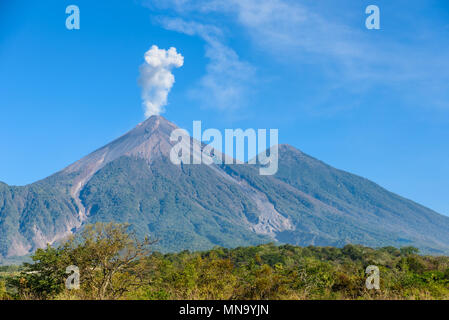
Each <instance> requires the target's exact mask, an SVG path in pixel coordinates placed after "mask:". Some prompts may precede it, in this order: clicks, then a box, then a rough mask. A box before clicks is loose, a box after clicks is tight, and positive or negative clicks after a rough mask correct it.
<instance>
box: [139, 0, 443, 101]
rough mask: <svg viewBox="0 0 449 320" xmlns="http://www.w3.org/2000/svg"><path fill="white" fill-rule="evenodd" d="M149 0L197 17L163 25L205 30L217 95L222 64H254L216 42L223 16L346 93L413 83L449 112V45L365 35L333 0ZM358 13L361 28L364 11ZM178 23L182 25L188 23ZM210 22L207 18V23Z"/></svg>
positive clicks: (210, 81) (209, 81)
mask: <svg viewBox="0 0 449 320" xmlns="http://www.w3.org/2000/svg"><path fill="white" fill-rule="evenodd" d="M147 3H151V5H152V6H153V7H157V8H160V9H168V10H170V11H171V12H172V13H174V14H176V15H177V16H178V17H181V18H182V19H195V21H196V22H191V24H185V23H184V25H183V28H184V29H182V28H180V27H179V28H178V27H173V24H170V23H166V24H164V26H165V27H166V28H168V29H172V30H177V31H180V32H184V33H186V34H192V35H193V34H195V35H199V36H200V37H202V38H203V39H204V40H205V41H206V42H207V43H208V49H207V55H208V57H209V58H210V59H211V65H210V67H209V68H208V75H207V76H205V77H204V79H203V80H204V82H203V87H204V88H206V87H207V86H209V87H210V88H209V89H208V90H209V91H212V92H215V96H217V95H218V93H221V92H223V88H225V87H226V86H227V85H228V84H229V83H232V81H218V79H220V71H221V70H222V69H221V68H219V67H218V65H220V64H222V65H227V64H228V65H232V66H234V68H236V69H239V68H241V69H245V68H246V69H247V70H249V68H248V66H249V64H248V63H242V62H241V61H239V59H238V56H237V54H236V52H235V51H234V50H232V49H231V48H229V47H226V46H224V45H223V42H222V41H221V40H218V39H220V37H222V33H221V30H220V29H219V28H218V27H217V26H215V25H211V23H212V24H213V18H211V17H216V16H217V15H219V16H221V17H223V18H226V19H228V20H229V19H230V21H232V22H233V23H234V24H235V25H237V26H238V27H240V28H241V31H242V33H243V34H245V35H246V36H249V37H250V39H251V40H252V42H253V43H254V45H256V46H257V47H259V48H261V49H262V50H263V51H264V52H266V53H268V54H271V56H272V57H273V59H277V61H278V62H280V63H286V64H288V65H289V66H292V67H293V66H294V65H296V66H297V67H298V69H300V67H301V65H304V64H309V65H310V64H313V65H314V66H315V67H316V68H317V70H318V71H319V72H320V73H321V74H322V75H323V76H324V77H327V79H328V81H329V82H332V81H334V82H338V83H339V87H340V88H342V89H343V90H344V89H345V88H347V90H348V92H349V91H353V90H354V88H355V87H357V86H359V85H360V83H361V82H362V81H363V82H364V83H363V84H362V85H360V86H361V87H363V88H366V87H367V86H369V85H372V86H379V85H381V86H382V85H383V86H387V87H389V89H391V90H396V91H397V92H400V91H401V90H403V88H407V87H408V88H415V90H412V91H409V92H408V94H407V95H405V98H406V99H408V98H407V97H410V96H414V97H420V98H421V97H423V96H426V95H428V94H429V95H431V101H430V100H429V98H428V99H427V100H425V101H426V103H427V106H429V105H430V104H432V105H433V106H434V107H437V108H447V109H449V100H448V98H449V90H448V87H447V85H442V84H444V83H448V82H449V59H447V55H448V50H449V48H448V46H447V45H445V46H443V47H441V50H440V51H435V47H434V46H423V45H422V43H419V42H416V43H407V42H399V41H397V38H395V37H389V36H388V34H386V33H385V32H383V31H380V32H378V33H377V34H376V33H375V32H376V31H374V32H371V33H367V32H366V30H364V29H363V28H354V27H353V26H350V25H349V23H348V22H345V21H343V20H342V19H339V18H338V15H337V14H336V13H335V12H330V11H329V10H325V9H326V6H328V5H329V3H330V2H326V1H324V2H323V3H321V2H320V4H317V3H307V4H306V3H305V2H298V1H290V0H207V1H206V0H195V1H192V0H153V1H147ZM335 10H338V9H335ZM359 15H360V24H361V25H362V24H363V18H364V12H363V11H361V12H360V13H359ZM175 20H176V19H175ZM177 21H178V22H177V25H178V26H180V25H181V23H180V21H182V20H177ZM205 21H207V22H208V25H207V27H206V26H205V25H204V23H205ZM211 21H212V22H211ZM175 25H176V23H175ZM206 29H207V30H209V31H206ZM213 30H215V31H213ZM423 32H424V31H423ZM417 36H418V38H419V35H417ZM220 50H223V52H225V53H224V54H222V57H220V55H219V54H218V52H219V51H220ZM214 56H216V57H217V58H213V57H214ZM247 72H248V71H247ZM229 74H230V73H228V76H229ZM232 74H236V73H232ZM212 75H214V76H212ZM228 76H226V77H224V78H228ZM228 79H229V78H228ZM214 80H215V81H214ZM237 88H238V87H237ZM230 92H231V93H229V95H230V96H234V97H238V94H232V92H233V90H232V89H230ZM410 100H411V101H414V100H415V103H416V101H422V100H420V99H413V98H411V99H410Z"/></svg>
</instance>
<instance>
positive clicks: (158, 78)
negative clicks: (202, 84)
mask: <svg viewBox="0 0 449 320" xmlns="http://www.w3.org/2000/svg"><path fill="white" fill-rule="evenodd" d="M183 64H184V57H183V56H182V55H181V54H180V53H177V52H176V48H173V47H171V48H170V49H168V50H164V49H159V48H158V47H157V46H155V45H153V46H152V47H151V48H150V50H148V51H147V52H145V62H144V63H143V64H142V65H141V66H140V68H139V71H140V77H139V84H140V86H141V87H142V99H143V106H144V109H145V117H147V118H148V117H150V116H152V115H159V114H161V113H162V112H164V106H165V105H166V104H167V96H168V93H169V92H170V90H171V88H172V86H173V84H174V83H175V76H174V75H173V74H172V73H171V70H172V69H173V68H179V67H182V65H183Z"/></svg>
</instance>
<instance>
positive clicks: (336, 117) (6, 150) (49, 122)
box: [0, 0, 449, 214]
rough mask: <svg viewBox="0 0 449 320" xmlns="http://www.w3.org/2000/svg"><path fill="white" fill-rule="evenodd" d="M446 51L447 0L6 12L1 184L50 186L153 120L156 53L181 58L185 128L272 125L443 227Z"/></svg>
mask: <svg viewBox="0 0 449 320" xmlns="http://www.w3.org/2000/svg"><path fill="white" fill-rule="evenodd" d="M71 4H75V5H78V6H79V8H80V11H81V29H80V30H72V31H69V30H67V29H66V28H65V19H66V17H67V15H66V14H65V8H66V7H67V6H68V5H71ZM371 4H374V5H377V6H379V8H380V12H381V29H380V30H367V29H366V28H365V19H366V17H367V15H366V14H365V8H366V7H367V6H368V5H371ZM448 39H449V2H448V1H446V0H438V1H437V0H428V1H418V0H416V1H403V0H395V1H384V0H370V1H365V0H359V1H353V0H341V1H335V0H334V1H327V0H321V1H317V0H314V1H311V0H307V1H288V0H258V1H256V0H240V1H237V0H226V1H225V0H211V1H202V0H199V1H189V0H164V1H162V0H160V1H159V0H157V1H137V0H135V1H119V0H109V1H105V0H98V1H88V0H72V1H62V0H58V1H30V0H17V1H14V0H9V1H8V0H4V1H1V2H0V111H1V117H0V136H1V139H0V150H1V157H0V181H4V182H6V183H8V184H14V185H23V184H27V183H31V182H34V181H36V180H38V179H42V178H44V177H46V176H48V175H50V174H52V173H54V172H56V171H58V170H60V169H62V168H64V167H65V166H67V165H69V164H70V163H72V162H74V161H76V160H78V159H79V158H81V157H83V156H84V155H86V154H88V153H89V152H91V151H93V150H95V149H96V148H98V147H100V146H102V145H104V144H106V143H108V142H110V141H111V140H112V139H114V138H116V137H117V136H119V135H121V134H123V133H124V132H126V131H127V130H129V129H131V128H132V127H133V126H135V125H136V124H137V123H139V122H141V121H142V120H144V113H143V109H142V100H141V88H140V87H139V86H138V81H137V79H138V77H139V66H140V65H141V64H142V63H143V61H144V53H145V52H146V51H147V50H148V49H149V48H150V47H151V46H152V45H157V46H158V47H159V48H164V49H168V48H169V47H175V48H176V49H177V52H179V53H181V54H182V56H183V57H184V65H183V66H182V67H180V68H177V69H175V70H173V74H174V76H175V78H176V82H175V84H174V86H173V88H172V89H171V91H170V93H169V96H168V105H167V106H166V112H165V113H164V114H163V115H164V116H165V117H166V118H167V119H169V120H171V121H173V122H175V123H176V124H178V125H179V126H181V127H185V128H187V129H188V130H190V131H191V128H192V121H193V120H202V122H203V127H204V128H211V127H213V128H218V129H220V130H224V129H225V128H239V127H240V128H277V129H279V140H280V142H281V143H288V144H291V145H293V146H295V147H297V148H299V149H301V150H302V151H304V152H306V153H308V154H310V155H312V156H314V157H316V158H318V159H320V160H323V161H325V162H327V163H329V164H330V165H332V166H334V167H337V168H340V169H343V170H347V171H350V172H352V173H356V174H359V175H361V176H364V177H367V178H369V179H371V180H373V181H375V182H377V183H379V184H380V185H382V186H384V187H386V188H387V189H389V190H391V191H393V192H395V193H398V194H400V195H402V196H405V197H408V198H410V199H412V200H415V201H417V202H419V203H422V204H424V205H426V206H428V207H430V208H432V209H434V210H436V211H438V212H440V213H444V214H449V197H448V195H449V161H448V159H449V148H448V147H449V40H448Z"/></svg>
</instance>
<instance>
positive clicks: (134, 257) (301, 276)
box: [0, 224, 449, 299]
mask: <svg viewBox="0 0 449 320" xmlns="http://www.w3.org/2000/svg"><path fill="white" fill-rule="evenodd" d="M127 230H128V228H127V226H125V225H117V224H107V225H105V224H97V225H95V226H88V227H87V228H86V229H85V231H84V232H83V234H82V236H81V237H80V238H78V239H75V238H73V239H70V240H69V241H68V242H67V243H64V244H63V245H61V246H59V247H57V248H53V247H50V246H49V247H47V248H46V249H45V250H38V251H37V252H36V254H35V255H34V256H33V260H34V263H33V264H24V265H23V266H22V267H21V268H20V270H17V268H14V267H9V268H8V267H3V268H2V269H0V299H449V258H448V257H441V256H440V257H435V256H421V255H419V254H418V251H417V249H415V248H413V247H404V248H401V249H397V248H394V247H385V248H379V249H372V248H367V247H363V246H358V245H346V246H345V247H343V248H334V247H313V246H310V247H297V246H292V245H282V246H276V245H274V244H264V245H259V246H252V247H240V248H235V249H225V248H220V247H217V248H215V249H213V250H209V251H205V252H193V253H192V252H189V251H184V252H180V253H170V254H161V253H158V252H153V253H150V251H149V249H150V245H151V244H152V243H150V242H148V241H144V242H139V241H138V240H136V239H135V238H134V237H133V235H132V234H128V233H127ZM69 265H76V266H77V267H79V270H80V289H78V290H68V289H66V286H65V282H66V279H67V277H68V275H67V274H66V267H67V266H69ZM369 265H375V266H378V267H379V269H380V290H374V289H372V290H368V289H367V288H366V286H365V281H366V278H367V274H365V269H366V267H367V266H369Z"/></svg>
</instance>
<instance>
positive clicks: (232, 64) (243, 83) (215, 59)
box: [156, 17, 255, 110]
mask: <svg viewBox="0 0 449 320" xmlns="http://www.w3.org/2000/svg"><path fill="white" fill-rule="evenodd" d="M156 21H158V22H159V23H160V24H161V25H162V26H163V27H164V28H165V29H167V30H173V31H177V32H181V33H184V34H188V35H191V36H198V37H200V38H202V39H203V40H204V41H205V42H206V46H205V49H206V53H205V55H206V57H207V58H208V59H209V63H208V65H207V68H206V70H207V73H206V74H205V75H204V76H203V77H202V78H201V79H200V81H199V83H197V85H196V86H195V87H194V88H192V89H191V90H190V96H191V97H192V98H193V99H197V100H199V101H200V103H201V105H202V106H203V107H207V108H217V109H222V110H224V109H237V108H240V107H242V106H244V105H245V103H246V101H247V97H248V93H249V91H250V89H249V83H251V82H252V79H253V78H254V74H255V69H254V67H252V66H251V65H250V64H249V63H247V62H244V61H241V60H240V58H239V56H238V55H237V53H236V52H235V51H234V50H233V49H231V48H230V47H228V46H226V45H225V44H224V37H223V32H222V30H221V29H219V28H218V27H216V26H212V25H207V24H202V23H198V22H193V21H185V20H183V19H180V18H167V17H159V18H157V19H156Z"/></svg>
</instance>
